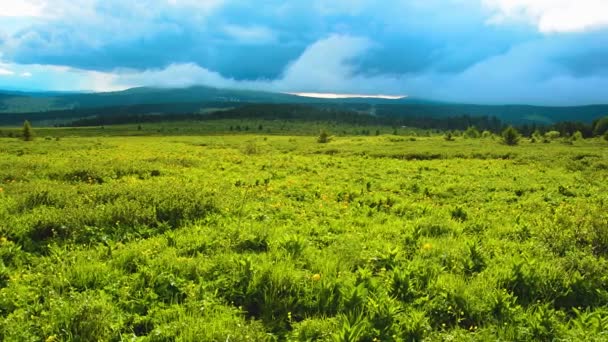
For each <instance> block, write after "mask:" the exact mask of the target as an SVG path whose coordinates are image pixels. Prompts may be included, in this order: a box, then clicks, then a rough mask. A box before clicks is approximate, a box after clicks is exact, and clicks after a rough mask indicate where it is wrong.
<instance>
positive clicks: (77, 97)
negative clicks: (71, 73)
mask: <svg viewBox="0 0 608 342" xmlns="http://www.w3.org/2000/svg"><path fill="white" fill-rule="evenodd" d="M250 104H262V105H271V104H273V105H281V104H285V105H294V104H299V105H307V106H310V107H315V108H319V109H329V110H334V111H335V110H337V111H345V112H356V113H360V114H369V115H371V116H377V117H384V118H394V119H400V118H412V117H416V118H446V117H462V116H471V117H479V116H487V117H496V118H498V119H500V120H501V121H502V122H504V123H509V124H515V125H544V126H547V125H552V124H555V123H558V122H564V121H580V122H583V123H587V124H589V123H591V122H593V120H595V119H597V118H599V117H602V116H605V115H608V105H590V106H579V107H543V106H527V105H476V104H452V103H443V102H434V101H426V100H423V99H414V98H403V99H397V100H388V99H367V98H350V99H321V98H308V97H301V96H295V95H290V94H284V93H272V92H264V91H252V90H234V89H221V88H213V87H204V86H196V87H190V88H181V89H164V88H133V89H128V90H125V91H118V92H108V93H56V92H55V93H52V92H48V93H28V92H14V91H12V92H9V91H6V92H3V91H0V125H2V124H3V125H7V124H8V125H10V124H16V123H19V122H20V121H23V120H24V119H25V118H27V119H30V120H32V121H36V122H38V123H39V124H43V125H54V124H58V123H61V124H65V123H66V122H71V121H74V120H76V119H82V118H88V117H91V116H95V117H105V116H112V117H113V116H117V115H142V114H200V113H208V112H210V111H213V110H214V109H224V108H238V107H242V106H248V105H250ZM271 108H282V107H268V109H270V110H272V109H271Z"/></svg>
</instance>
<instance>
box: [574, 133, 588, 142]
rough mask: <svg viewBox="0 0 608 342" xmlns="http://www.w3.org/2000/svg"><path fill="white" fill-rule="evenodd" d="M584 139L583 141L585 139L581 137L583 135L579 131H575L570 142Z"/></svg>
mask: <svg viewBox="0 0 608 342" xmlns="http://www.w3.org/2000/svg"><path fill="white" fill-rule="evenodd" d="M584 139H585V137H583V133H582V132H581V131H576V132H574V134H573V135H572V140H574V141H577V140H584Z"/></svg>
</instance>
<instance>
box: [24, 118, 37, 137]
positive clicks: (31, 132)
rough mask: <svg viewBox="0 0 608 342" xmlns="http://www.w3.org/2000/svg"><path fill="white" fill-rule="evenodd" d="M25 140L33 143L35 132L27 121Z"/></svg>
mask: <svg viewBox="0 0 608 342" xmlns="http://www.w3.org/2000/svg"><path fill="white" fill-rule="evenodd" d="M23 140H25V141H32V140H34V130H33V129H32V125H31V124H30V122H29V121H27V120H25V122H23Z"/></svg>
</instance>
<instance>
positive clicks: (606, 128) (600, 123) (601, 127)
mask: <svg viewBox="0 0 608 342" xmlns="http://www.w3.org/2000/svg"><path fill="white" fill-rule="evenodd" d="M605 133H608V116H605V117H603V118H601V119H599V120H597V121H596V122H595V123H594V125H593V135H595V136H601V135H602V134H605Z"/></svg>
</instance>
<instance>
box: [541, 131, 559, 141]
mask: <svg viewBox="0 0 608 342" xmlns="http://www.w3.org/2000/svg"><path fill="white" fill-rule="evenodd" d="M560 135H561V133H560V132H558V131H549V132H547V133H545V138H547V139H551V140H553V139H557V138H559V137H560Z"/></svg>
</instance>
